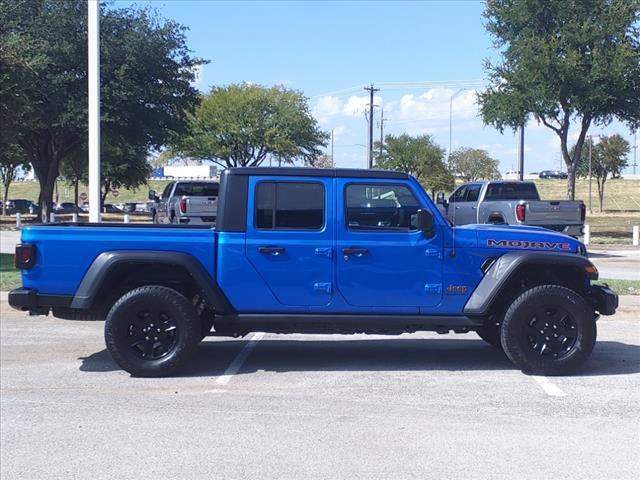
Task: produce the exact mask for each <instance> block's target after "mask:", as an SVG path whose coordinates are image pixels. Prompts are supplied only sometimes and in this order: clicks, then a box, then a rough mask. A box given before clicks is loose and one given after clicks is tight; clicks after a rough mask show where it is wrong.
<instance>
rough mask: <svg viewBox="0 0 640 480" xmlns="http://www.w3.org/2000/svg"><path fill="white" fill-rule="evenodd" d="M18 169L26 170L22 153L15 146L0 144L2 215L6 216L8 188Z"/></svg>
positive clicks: (26, 166)
mask: <svg viewBox="0 0 640 480" xmlns="http://www.w3.org/2000/svg"><path fill="white" fill-rule="evenodd" d="M20 168H25V169H28V168H29V165H28V164H26V163H25V158H24V153H23V152H22V150H21V149H20V147H18V146H17V145H16V144H12V143H8V144H7V143H4V144H0V181H1V182H2V186H3V187H4V191H3V195H2V215H6V214H7V199H8V198H9V187H10V185H11V183H13V181H14V180H15V179H16V175H17V173H18V170H19V169H20Z"/></svg>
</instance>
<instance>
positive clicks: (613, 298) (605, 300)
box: [590, 285, 618, 315]
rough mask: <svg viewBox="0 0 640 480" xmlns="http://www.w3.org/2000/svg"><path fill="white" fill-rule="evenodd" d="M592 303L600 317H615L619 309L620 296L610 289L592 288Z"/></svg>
mask: <svg viewBox="0 0 640 480" xmlns="http://www.w3.org/2000/svg"><path fill="white" fill-rule="evenodd" d="M590 293H591V296H590V297H591V302H592V304H593V307H594V308H595V309H596V311H598V312H599V313H600V315H613V314H614V313H616V309H617V308H618V295H617V294H616V293H615V292H614V291H613V290H611V289H610V288H609V287H603V286H601V285H592V286H591V292H590Z"/></svg>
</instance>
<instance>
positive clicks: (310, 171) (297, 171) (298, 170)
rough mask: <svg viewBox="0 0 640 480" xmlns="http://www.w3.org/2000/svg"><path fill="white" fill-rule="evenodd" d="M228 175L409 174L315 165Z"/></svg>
mask: <svg viewBox="0 0 640 480" xmlns="http://www.w3.org/2000/svg"><path fill="white" fill-rule="evenodd" d="M224 173H225V174H226V175H273V176H277V175H283V176H295V177H355V178H396V179H403V180H406V179H407V178H409V175H407V174H406V173H403V172H393V171H390V170H364V169H357V168H313V167H245V168H230V169H228V170H225V171H224Z"/></svg>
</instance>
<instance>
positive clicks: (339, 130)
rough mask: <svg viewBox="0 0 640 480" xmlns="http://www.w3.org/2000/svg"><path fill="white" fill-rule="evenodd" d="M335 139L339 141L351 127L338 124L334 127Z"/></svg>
mask: <svg viewBox="0 0 640 480" xmlns="http://www.w3.org/2000/svg"><path fill="white" fill-rule="evenodd" d="M332 130H333V140H334V141H337V140H338V139H339V138H342V137H344V136H345V135H346V134H348V133H349V129H348V128H347V127H345V126H344V125H338V126H337V127H333V129H332Z"/></svg>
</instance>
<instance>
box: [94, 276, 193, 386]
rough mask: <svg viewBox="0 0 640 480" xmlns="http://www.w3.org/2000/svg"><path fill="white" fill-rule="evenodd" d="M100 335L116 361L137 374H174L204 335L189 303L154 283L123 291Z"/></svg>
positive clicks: (181, 296) (143, 375)
mask: <svg viewBox="0 0 640 480" xmlns="http://www.w3.org/2000/svg"><path fill="white" fill-rule="evenodd" d="M104 336H105V343H106V345H107V350H109V353H110V354H111V356H112V357H113V359H114V360H115V362H116V363H117V364H118V365H120V367H121V368H122V369H123V370H126V371H127V372H129V373H130V374H131V375H133V376H137V377H163V376H168V375H172V374H173V373H175V372H176V371H177V370H179V369H180V368H182V367H183V366H184V365H185V363H186V362H187V361H188V359H189V357H191V355H192V354H193V353H194V351H195V349H196V347H197V345H198V343H200V339H201V338H202V337H201V325H200V318H199V316H198V313H197V311H196V310H195V308H194V306H193V305H192V304H191V302H189V300H187V299H186V298H185V297H184V296H183V295H181V294H180V293H178V292H177V291H175V290H173V289H171V288H167V287H162V286H155V285H147V286H144V287H139V288H136V289H134V290H131V291H130V292H128V293H126V294H124V295H123V296H122V297H121V298H120V299H119V300H118V301H117V302H116V303H115V305H114V306H113V307H112V308H111V310H110V311H109V314H108V315H107V319H106V322H105V330H104Z"/></svg>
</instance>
